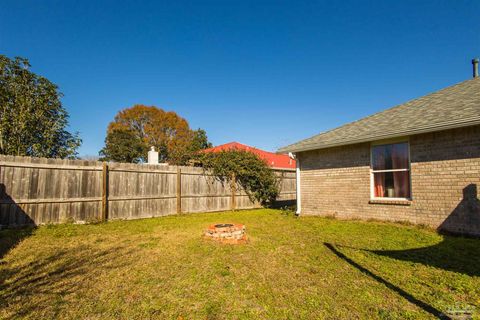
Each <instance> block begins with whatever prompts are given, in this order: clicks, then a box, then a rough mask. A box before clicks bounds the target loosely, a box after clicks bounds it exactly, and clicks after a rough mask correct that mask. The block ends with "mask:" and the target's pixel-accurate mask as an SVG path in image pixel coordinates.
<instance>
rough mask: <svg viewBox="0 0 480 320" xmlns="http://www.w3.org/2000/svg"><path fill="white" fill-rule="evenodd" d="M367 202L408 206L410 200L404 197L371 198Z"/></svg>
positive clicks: (410, 202) (410, 203)
mask: <svg viewBox="0 0 480 320" xmlns="http://www.w3.org/2000/svg"><path fill="white" fill-rule="evenodd" d="M368 203H369V204H388V205H397V206H410V205H412V200H410V199H405V198H373V199H370V201H368Z"/></svg>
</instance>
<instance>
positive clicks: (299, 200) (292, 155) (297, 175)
mask: <svg viewBox="0 0 480 320" xmlns="http://www.w3.org/2000/svg"><path fill="white" fill-rule="evenodd" d="M288 156H289V157H290V158H292V159H294V160H295V161H296V162H295V164H296V171H295V178H296V197H297V212H295V213H296V215H297V216H299V215H300V213H301V212H302V196H301V193H300V189H301V188H300V159H298V157H297V155H296V154H295V153H291V152H290V153H289V154H288Z"/></svg>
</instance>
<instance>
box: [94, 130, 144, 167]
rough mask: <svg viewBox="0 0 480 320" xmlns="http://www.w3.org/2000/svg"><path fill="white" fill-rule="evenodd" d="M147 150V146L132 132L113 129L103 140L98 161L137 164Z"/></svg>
mask: <svg viewBox="0 0 480 320" xmlns="http://www.w3.org/2000/svg"><path fill="white" fill-rule="evenodd" d="M147 149H148V148H147V145H146V144H145V143H144V142H143V141H142V139H140V138H139V137H138V136H137V135H135V133H134V132H133V131H132V130H128V129H114V130H112V131H111V132H110V133H109V134H108V135H107V137H106V138H105V147H104V148H103V149H102V150H101V151H100V156H101V159H100V160H102V161H116V162H131V163H138V162H140V161H142V160H143V158H144V156H145V154H146V153H147Z"/></svg>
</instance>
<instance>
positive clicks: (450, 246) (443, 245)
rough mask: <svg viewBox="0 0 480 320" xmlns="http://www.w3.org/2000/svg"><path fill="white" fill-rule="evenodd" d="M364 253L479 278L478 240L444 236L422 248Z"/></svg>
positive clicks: (479, 241) (479, 251) (479, 247)
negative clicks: (438, 241) (436, 242)
mask: <svg viewBox="0 0 480 320" xmlns="http://www.w3.org/2000/svg"><path fill="white" fill-rule="evenodd" d="M362 250H364V249H362ZM364 251H368V252H372V253H375V254H377V255H379V256H386V257H389V258H393V259H397V260H403V261H411V262H415V263H421V264H423V265H426V266H432V267H435V268H439V269H443V270H447V271H453V272H458V273H463V274H465V275H469V276H480V268H479V265H480V240H478V239H471V238H464V237H453V236H444V238H443V241H442V242H440V243H438V244H435V245H433V246H428V247H423V248H414V249H407V250H364Z"/></svg>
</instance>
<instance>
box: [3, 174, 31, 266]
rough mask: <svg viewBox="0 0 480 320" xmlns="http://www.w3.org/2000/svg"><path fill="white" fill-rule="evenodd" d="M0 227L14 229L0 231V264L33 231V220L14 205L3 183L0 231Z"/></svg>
mask: <svg viewBox="0 0 480 320" xmlns="http://www.w3.org/2000/svg"><path fill="white" fill-rule="evenodd" d="M1 226H7V227H14V229H7V230H0V264H1V263H2V259H3V257H4V256H5V255H6V254H7V253H8V252H9V251H10V250H12V249H13V248H15V247H16V246H17V245H18V244H19V243H20V242H21V241H22V240H23V239H25V238H27V237H29V236H31V235H32V233H33V231H34V229H35V223H34V222H33V220H32V219H31V218H30V217H29V215H28V214H27V213H26V212H25V211H23V209H22V208H21V207H20V206H19V205H18V204H17V203H15V200H13V198H12V197H11V196H10V195H9V194H8V193H7V188H6V187H5V184H3V183H0V229H1ZM20 227H23V228H20Z"/></svg>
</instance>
